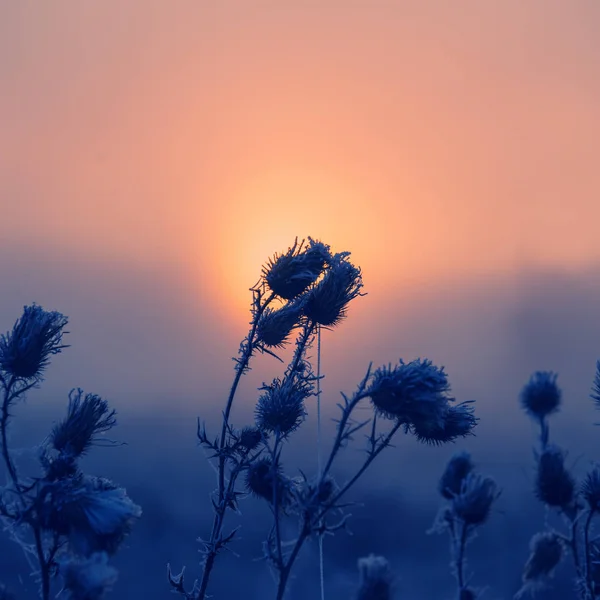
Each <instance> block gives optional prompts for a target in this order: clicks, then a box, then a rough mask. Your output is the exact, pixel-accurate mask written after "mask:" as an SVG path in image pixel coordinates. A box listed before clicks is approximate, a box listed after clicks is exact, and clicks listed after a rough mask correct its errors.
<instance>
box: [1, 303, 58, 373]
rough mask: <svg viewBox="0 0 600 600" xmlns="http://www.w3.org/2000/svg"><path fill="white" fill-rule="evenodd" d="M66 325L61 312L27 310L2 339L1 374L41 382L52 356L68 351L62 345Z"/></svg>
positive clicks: (28, 307) (29, 307)
mask: <svg viewBox="0 0 600 600" xmlns="http://www.w3.org/2000/svg"><path fill="white" fill-rule="evenodd" d="M67 322H68V319H67V317H65V316H64V315H62V314H61V313H59V312H48V311H45V310H44V309H43V308H42V307H41V306H38V305H36V304H32V305H31V306H25V307H24V308H23V314H22V315H21V317H20V318H19V319H18V320H17V322H16V323H15V325H14V327H13V329H12V331H11V332H7V333H6V334H3V335H2V336H0V370H2V371H4V372H5V373H6V374H8V375H11V376H13V377H16V378H19V379H25V380H31V379H39V378H41V375H42V372H43V371H44V369H45V367H46V366H47V365H48V363H49V362H50V356H51V355H53V354H58V353H59V352H60V351H61V350H62V349H63V348H67V347H68V346H66V345H64V344H63V343H62V337H63V335H64V334H65V333H67V332H65V331H63V329H64V327H65V325H66V324H67Z"/></svg>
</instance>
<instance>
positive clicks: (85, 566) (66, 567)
mask: <svg viewBox="0 0 600 600" xmlns="http://www.w3.org/2000/svg"><path fill="white" fill-rule="evenodd" d="M60 574H61V575H62V577H63V581H64V590H65V591H66V592H67V593H68V598H70V599H71V600H101V598H103V597H104V594H105V592H107V591H110V589H111V587H112V586H113V585H114V583H115V582H116V580H117V570H116V569H115V568H114V567H111V566H110V565H109V564H108V556H107V555H106V553H105V552H98V553H94V554H92V555H91V556H90V557H89V558H84V559H77V558H73V557H71V558H69V559H68V560H65V561H63V562H61V563H60Z"/></svg>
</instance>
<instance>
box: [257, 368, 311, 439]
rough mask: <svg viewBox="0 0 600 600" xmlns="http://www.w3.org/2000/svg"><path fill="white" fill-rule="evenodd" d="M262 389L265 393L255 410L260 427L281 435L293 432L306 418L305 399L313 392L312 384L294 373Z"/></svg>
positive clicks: (275, 380) (277, 379)
mask: <svg viewBox="0 0 600 600" xmlns="http://www.w3.org/2000/svg"><path fill="white" fill-rule="evenodd" d="M260 389H261V390H264V394H262V395H261V396H260V398H259V399H258V403H257V405H256V410H255V418H256V425H257V426H258V428H259V429H261V430H262V431H265V432H268V433H278V434H279V435H281V436H286V435H288V434H289V433H291V432H293V431H294V430H295V429H296V428H297V427H298V426H299V425H300V423H302V421H303V420H304V416H305V414H306V412H305V410H304V400H305V399H306V398H308V397H309V396H310V395H311V394H312V385H311V384H310V383H308V382H307V381H305V380H303V379H300V378H299V377H296V376H294V375H293V374H292V375H290V376H287V377H284V378H283V380H281V379H279V378H276V379H274V380H273V383H271V384H270V385H263V386H262V387H261V388H260Z"/></svg>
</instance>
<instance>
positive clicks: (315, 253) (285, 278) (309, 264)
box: [263, 238, 330, 300]
mask: <svg viewBox="0 0 600 600" xmlns="http://www.w3.org/2000/svg"><path fill="white" fill-rule="evenodd" d="M329 258H330V253H329V247H328V246H326V245H325V244H323V243H321V242H317V241H314V240H312V239H310V238H309V244H308V247H306V248H304V242H301V243H300V244H298V239H297V238H296V241H295V242H294V245H293V246H292V247H291V248H290V249H289V250H288V251H287V252H286V253H285V254H281V255H277V254H276V255H275V256H274V257H273V258H271V259H269V262H268V263H267V265H266V266H265V267H264V268H263V277H264V280H265V282H266V283H267V285H268V286H269V288H271V290H272V291H273V292H274V293H275V294H277V295H278V296H279V297H280V298H283V299H284V300H292V299H293V298H296V297H297V296H299V295H300V294H302V293H303V292H305V291H306V290H307V289H308V287H309V286H310V285H312V284H313V283H314V282H315V281H316V280H317V279H318V278H319V275H321V273H322V271H323V268H324V267H325V264H326V262H327V261H328V260H329Z"/></svg>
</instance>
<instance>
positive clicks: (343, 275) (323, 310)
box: [304, 252, 363, 327]
mask: <svg viewBox="0 0 600 600" xmlns="http://www.w3.org/2000/svg"><path fill="white" fill-rule="evenodd" d="M349 256H350V253H349V252H341V253H338V254H336V255H335V256H334V257H333V258H332V259H331V261H330V266H329V268H328V269H327V271H326V273H325V275H324V277H323V279H322V280H321V281H320V282H318V283H317V284H316V285H315V286H314V287H313V288H312V289H311V290H309V292H308V293H307V297H306V302H305V303H304V314H305V315H306V317H307V318H308V319H309V320H310V321H312V322H313V323H318V324H319V325H323V326H324V327H334V326H335V325H338V324H339V323H340V322H341V321H342V320H343V319H344V318H345V317H346V311H347V308H348V304H349V303H350V302H351V301H352V300H353V299H354V298H356V297H357V296H359V295H360V290H361V288H362V287H363V283H362V275H361V272H360V269H359V268H358V267H355V266H354V265H353V264H352V263H351V262H350V261H349V260H348V257H349Z"/></svg>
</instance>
